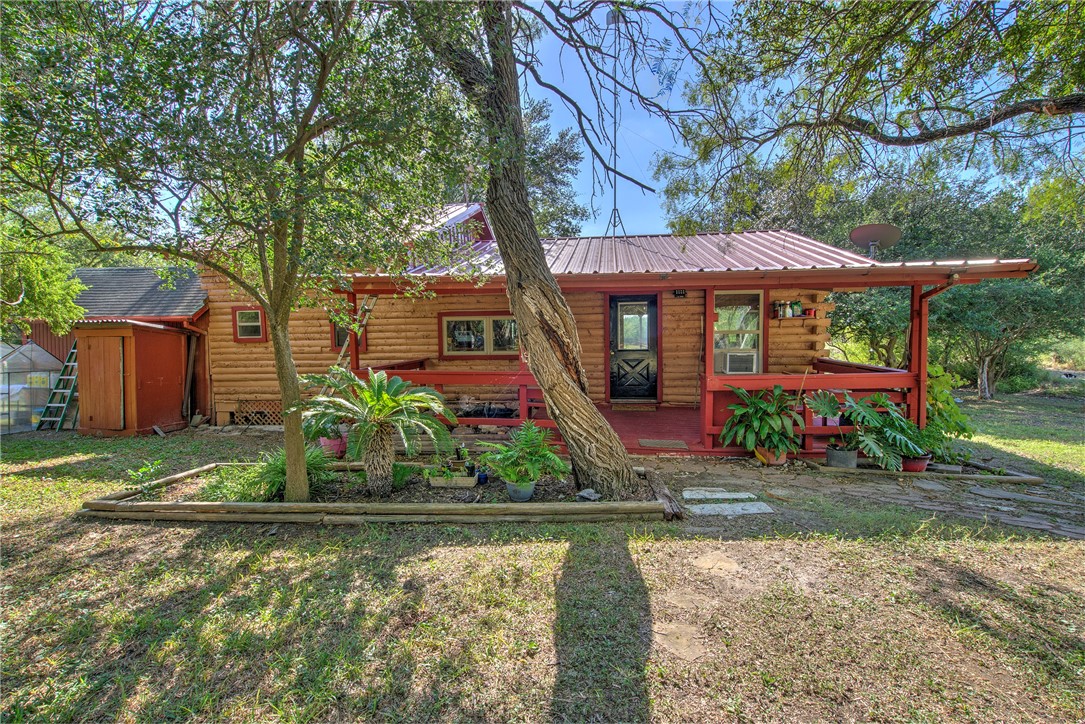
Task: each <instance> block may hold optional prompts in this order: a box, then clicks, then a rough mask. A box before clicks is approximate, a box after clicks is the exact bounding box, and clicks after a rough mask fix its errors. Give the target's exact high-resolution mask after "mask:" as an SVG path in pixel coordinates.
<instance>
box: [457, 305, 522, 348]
mask: <svg viewBox="0 0 1085 724" xmlns="http://www.w3.org/2000/svg"><path fill="white" fill-rule="evenodd" d="M446 317H460V318H463V319H491V318H497V319H513V320H514V319H516V317H515V316H514V315H513V313H512V312H508V311H506V312H500V311H499V312H494V311H474V310H469V311H464V312H437V359H442V360H465V359H491V360H492V359H520V351H519V350H517V351H516V352H509V353H502V354H471V353H470V352H467V353H463V352H461V353H456V352H453V353H451V354H447V353H445V318H446Z"/></svg>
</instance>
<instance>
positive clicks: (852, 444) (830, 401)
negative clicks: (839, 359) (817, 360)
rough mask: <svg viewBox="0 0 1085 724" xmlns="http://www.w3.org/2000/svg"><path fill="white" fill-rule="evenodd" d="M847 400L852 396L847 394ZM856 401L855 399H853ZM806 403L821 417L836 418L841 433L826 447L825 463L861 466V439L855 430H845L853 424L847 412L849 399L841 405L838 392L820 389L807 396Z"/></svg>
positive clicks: (837, 429) (832, 438) (830, 465)
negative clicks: (846, 426)
mask: <svg viewBox="0 0 1085 724" xmlns="http://www.w3.org/2000/svg"><path fill="white" fill-rule="evenodd" d="M845 397H846V400H850V399H851V398H850V396H847V395H845ZM852 402H854V400H852ZM804 403H805V404H806V406H807V407H809V408H810V410H811V411H812V412H813V413H814V414H815V415H818V416H820V417H825V418H834V419H835V420H836V431H837V433H838V434H839V435H840V437H839V438H837V437H830V438H829V445H828V446H827V447H826V448H825V464H826V465H828V466H829V467H831V468H856V467H859V439H858V436H857V435H856V434H855V432H847V433H846V432H844V430H843V426H844V425H851V424H852V420H851V417H850V416H849V415H848V413H847V401H845V403H844V405H843V409H842V406H841V402H840V400H839V399H838V398H837V396H836V394H835V393H833V392H829V391H828V390H818V391H817V392H814V393H811V394H809V395H807V396H806V399H805V400H804Z"/></svg>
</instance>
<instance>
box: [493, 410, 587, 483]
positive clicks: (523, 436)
mask: <svg viewBox="0 0 1085 724" xmlns="http://www.w3.org/2000/svg"><path fill="white" fill-rule="evenodd" d="M480 444H481V445H482V446H484V447H486V448H488V449H489V452H486V453H483V455H482V462H483V463H485V465H486V468H487V470H488V471H489V472H492V473H493V474H495V475H497V476H498V477H499V478H501V479H502V480H504V481H505V490H506V491H508V494H509V498H511V499H512V500H513V501H514V502H517V503H523V502H525V501H528V500H531V496H532V495H534V493H535V483H537V482H538V481H539V478H541V477H543V476H544V475H566V474H568V472H569V466H568V465H567V464H566V463H565V461H564V460H562V459H561V458H560V457H558V454H557V448H556V447H555V446H554V445H552V444H551V443H550V431H549V430H547V429H544V428H541V427H538V426H537V425H536V424H535V423H534V422H532V421H531V420H525V421H524V422H523V424H521V425H520V427H518V428H516V429H514V430H513V431H512V432H510V433H509V442H508V443H507V444H505V443H487V442H484V443H480Z"/></svg>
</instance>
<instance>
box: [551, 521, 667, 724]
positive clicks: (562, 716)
mask: <svg viewBox="0 0 1085 724" xmlns="http://www.w3.org/2000/svg"><path fill="white" fill-rule="evenodd" d="M555 598H556V606H557V614H556V620H555V622H554V643H555V648H556V652H557V666H558V670H557V676H556V681H555V684H554V690H553V695H552V698H551V713H552V716H553V718H554V719H555V720H558V721H623V722H641V721H647V720H648V719H649V714H650V711H649V700H648V690H647V682H646V680H645V664H646V662H647V659H648V653H649V650H650V648H651V644H652V615H651V609H650V605H649V599H648V588H647V586H646V585H645V583H644V579H643V578H642V577H641V573H640V570H639V569H638V568H637V565H636V563H634V561H633V559H632V557H631V556H630V553H629V541H628V538H627V537H626V535H625V534H624V532H623V531H622V530H620V529H619V528H616V527H615V528H609V529H608V528H602V529H600V530H599V531H598V536H597V540H591V541H582V540H574V541H573V542H570V544H569V548H568V551H567V552H566V554H565V561H564V564H563V565H562V569H561V577H560V578H559V579H558V581H557V586H556V591H555Z"/></svg>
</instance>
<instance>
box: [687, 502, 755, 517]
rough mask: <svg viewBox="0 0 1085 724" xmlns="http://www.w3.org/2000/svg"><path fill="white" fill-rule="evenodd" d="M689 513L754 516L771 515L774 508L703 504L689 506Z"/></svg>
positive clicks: (736, 504)
mask: <svg viewBox="0 0 1085 724" xmlns="http://www.w3.org/2000/svg"><path fill="white" fill-rule="evenodd" d="M689 512H690V513H691V514H693V515H726V516H727V517H729V518H730V517H733V516H736V515H753V514H756V513H771V512H772V508H770V507H769V506H767V505H765V504H764V503H760V502H758V503H702V504H700V505H691V506H689Z"/></svg>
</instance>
